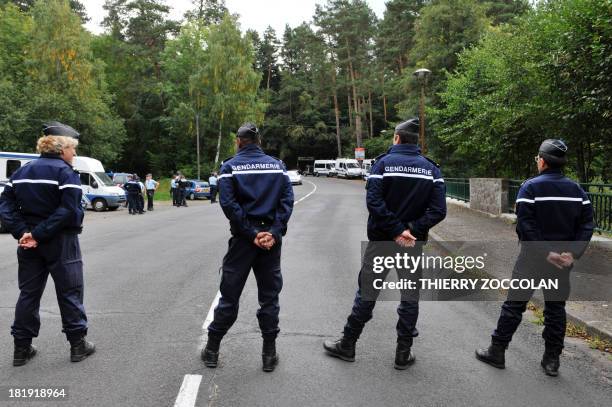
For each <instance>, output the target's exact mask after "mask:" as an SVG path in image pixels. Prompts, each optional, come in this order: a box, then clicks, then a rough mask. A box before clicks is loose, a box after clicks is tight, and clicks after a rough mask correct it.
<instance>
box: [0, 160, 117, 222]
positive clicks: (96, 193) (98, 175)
mask: <svg viewBox="0 0 612 407" xmlns="http://www.w3.org/2000/svg"><path fill="white" fill-rule="evenodd" d="M38 157H39V155H38V154H26V153H4V152H0V181H7V180H8V179H9V178H10V177H11V175H13V173H14V172H15V171H16V170H17V169H19V168H20V167H21V166H23V165H25V164H27V163H28V162H30V161H32V160H35V159H37V158H38ZM73 167H74V169H75V170H77V171H78V172H79V173H80V178H81V184H82V187H81V188H82V189H83V195H85V196H86V197H87V199H88V200H89V201H90V202H91V207H92V208H93V209H94V210H95V211H97V212H101V211H104V210H106V209H107V208H108V209H109V210H111V211H114V210H116V209H117V208H119V206H121V205H122V204H123V203H125V191H124V190H123V189H121V188H119V187H117V186H115V184H113V181H112V180H111V179H110V178H109V176H108V175H106V173H105V172H104V167H103V166H102V163H101V162H100V161H98V160H96V159H95V158H89V157H81V156H76V157H74V161H73ZM0 192H1V191H0Z"/></svg>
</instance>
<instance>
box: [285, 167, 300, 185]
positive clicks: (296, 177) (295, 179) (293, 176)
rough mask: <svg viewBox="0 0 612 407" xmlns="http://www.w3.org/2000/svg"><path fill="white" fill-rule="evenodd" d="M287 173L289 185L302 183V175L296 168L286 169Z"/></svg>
mask: <svg viewBox="0 0 612 407" xmlns="http://www.w3.org/2000/svg"><path fill="white" fill-rule="evenodd" d="M287 175H289V180H290V181H291V185H302V176H301V175H300V174H299V173H298V172H297V171H296V170H291V171H287Z"/></svg>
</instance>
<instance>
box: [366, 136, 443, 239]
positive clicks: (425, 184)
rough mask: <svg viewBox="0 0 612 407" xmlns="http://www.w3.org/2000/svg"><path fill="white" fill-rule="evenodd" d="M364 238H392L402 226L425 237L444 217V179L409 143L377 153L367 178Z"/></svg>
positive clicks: (414, 233)
mask: <svg viewBox="0 0 612 407" xmlns="http://www.w3.org/2000/svg"><path fill="white" fill-rule="evenodd" d="M367 188H368V192H367V198H366V201H367V205H368V210H369V212H370V216H369V218H368V239H370V240H393V239H394V238H395V237H397V236H398V235H400V234H401V233H402V232H403V231H404V230H406V229H410V231H411V233H412V234H413V235H414V236H415V237H416V238H417V239H419V240H427V234H428V232H429V229H431V228H432V227H433V226H435V225H436V224H438V223H439V222H441V221H442V219H444V218H445V217H446V198H445V192H446V190H445V186H444V179H442V174H441V172H440V169H439V168H438V166H437V165H436V164H434V163H433V162H431V161H429V160H428V159H427V158H425V157H423V156H422V155H421V150H420V149H419V147H418V146H416V145H413V144H397V145H394V146H393V147H391V148H390V149H389V151H388V152H387V154H385V155H383V156H380V157H378V158H377V159H376V162H375V163H374V165H373V166H372V170H371V173H370V177H369V178H368V186H367Z"/></svg>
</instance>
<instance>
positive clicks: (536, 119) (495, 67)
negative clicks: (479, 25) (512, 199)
mask: <svg viewBox="0 0 612 407" xmlns="http://www.w3.org/2000/svg"><path fill="white" fill-rule="evenodd" d="M610 11H611V2H610V1H603V2H601V1H597V0H559V1H555V2H550V3H549V4H547V5H543V6H541V7H540V8H538V9H537V10H536V11H535V12H533V13H530V14H528V15H527V16H525V17H524V18H522V19H521V20H520V21H519V22H518V23H517V25H516V26H514V27H507V28H506V29H502V30H494V31H491V32H489V33H488V34H487V35H486V36H485V37H484V38H483V39H482V40H481V41H480V43H479V44H478V45H477V46H476V47H474V48H472V49H469V50H467V51H465V52H464V53H462V54H461V56H460V58H459V68H458V70H457V72H455V73H453V74H450V75H449V76H448V80H447V81H446V83H445V84H444V86H445V89H444V90H443V92H441V94H440V97H441V103H440V105H439V107H435V108H433V109H431V110H430V112H431V113H432V116H433V120H434V129H435V132H436V134H437V135H438V136H439V137H440V139H441V140H442V141H443V142H444V143H445V144H446V146H447V147H448V148H449V154H448V158H449V164H450V165H451V168H453V172H456V173H459V174H461V175H465V176H469V175H486V176H507V177H513V176H514V177H517V176H519V175H520V176H521V177H527V176H529V175H531V174H533V172H534V170H535V168H534V166H533V163H532V156H533V155H534V154H535V152H537V147H538V146H539V144H540V143H541V141H542V140H544V139H546V138H563V139H565V140H566V141H567V142H568V145H569V148H570V160H571V165H570V168H569V170H570V171H574V172H575V175H576V176H577V177H578V178H579V179H580V180H582V181H587V180H590V179H592V178H593V177H594V176H596V175H599V176H600V177H601V178H602V179H604V180H605V179H607V177H608V179H609V173H610V172H609V163H608V162H609V158H608V159H607V160H606V156H607V157H609V148H610V142H609V141H610V134H611V130H612V125H611V122H610V120H609V118H610V112H611V110H610V106H611V104H610V100H611V99H610V94H611V91H612V89H611V88H610V86H611V85H610V81H609V77H610V74H612V72H610V69H611V68H610V62H611V61H610V58H611V57H610V55H611V52H610V51H611V50H612V48H611V47H612V42H611V39H612V35H611V34H612V33H611V31H610V30H611V29H610V24H608V23H609V22H610ZM465 163H469V165H466V164H465Z"/></svg>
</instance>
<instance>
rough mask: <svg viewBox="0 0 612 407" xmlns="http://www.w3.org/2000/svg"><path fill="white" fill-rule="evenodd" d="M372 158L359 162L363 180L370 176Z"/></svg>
mask: <svg viewBox="0 0 612 407" xmlns="http://www.w3.org/2000/svg"><path fill="white" fill-rule="evenodd" d="M372 161H373V160H372V159H371V158H369V159H367V160H363V162H362V163H361V165H362V168H361V174H362V176H363V179H364V180H366V181H367V180H368V177H369V176H370V171H371V169H372Z"/></svg>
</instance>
